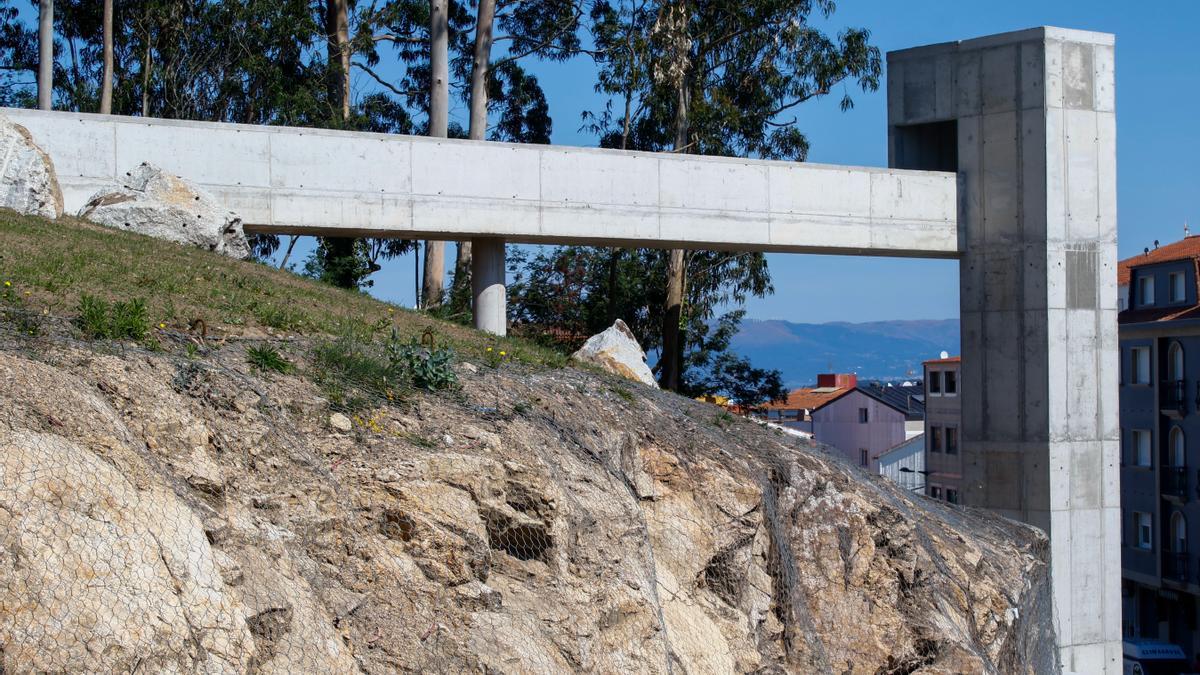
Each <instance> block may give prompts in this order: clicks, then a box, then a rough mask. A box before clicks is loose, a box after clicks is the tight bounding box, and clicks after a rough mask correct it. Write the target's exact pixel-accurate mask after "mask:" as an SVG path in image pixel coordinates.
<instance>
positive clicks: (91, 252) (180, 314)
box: [0, 211, 567, 368]
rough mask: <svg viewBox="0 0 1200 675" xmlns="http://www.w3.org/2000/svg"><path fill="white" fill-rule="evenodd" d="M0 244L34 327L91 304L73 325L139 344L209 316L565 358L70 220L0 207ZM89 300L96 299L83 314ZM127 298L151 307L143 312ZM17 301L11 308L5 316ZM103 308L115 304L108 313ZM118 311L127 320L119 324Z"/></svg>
mask: <svg viewBox="0 0 1200 675" xmlns="http://www.w3.org/2000/svg"><path fill="white" fill-rule="evenodd" d="M0 242H3V246H2V247H0V270H4V279H3V280H0V283H3V281H5V280H7V281H9V282H10V283H11V284H12V285H11V286H9V287H6V288H8V289H10V292H9V293H8V295H10V296H12V297H13V298H14V301H13V303H16V302H20V303H21V304H22V305H23V307H24V308H27V309H25V310H24V313H22V314H21V316H25V317H32V318H31V319H30V320H33V319H36V317H37V316H40V314H41V313H42V312H43V311H46V312H47V313H49V314H50V315H54V316H71V317H80V316H81V314H83V311H84V310H85V309H86V310H87V312H88V314H89V318H88V319H82V318H77V320H78V321H79V324H80V328H81V329H82V330H84V332H85V333H86V332H88V331H92V332H91V335H92V336H93V337H106V338H111V339H141V337H144V336H146V335H149V334H150V330H151V329H150V327H151V326H152V325H157V324H159V323H163V324H164V325H165V327H168V328H169V327H176V328H180V329H183V328H186V327H187V326H188V324H189V323H190V322H192V321H193V320H195V319H202V320H203V321H204V322H205V324H206V325H207V330H208V337H209V339H213V338H214V337H219V336H221V335H229V334H234V335H237V334H260V333H261V332H262V331H264V330H265V329H268V328H270V329H272V330H281V331H287V332H289V333H297V334H301V335H308V336H314V337H323V338H327V339H326V342H328V341H329V340H330V339H332V340H333V341H337V340H338V339H340V336H343V335H346V334H356V335H359V336H362V335H369V336H371V337H372V339H374V340H377V341H380V342H382V340H379V337H378V336H379V335H383V336H387V335H390V333H391V331H392V330H393V329H394V330H395V331H396V335H397V337H398V339H399V340H400V341H401V342H402V343H404V342H408V341H411V340H419V339H420V337H421V335H422V333H424V332H425V330H426V329H427V328H430V327H432V328H433V329H434V330H435V331H436V332H437V334H438V336H439V337H438V339H439V343H440V344H441V345H442V346H444V347H447V348H449V349H452V350H453V351H454V352H455V353H456V354H458V355H459V357H460V358H466V359H473V360H476V361H478V362H482V361H483V360H484V359H485V358H486V349H487V348H488V347H493V348H494V349H495V350H503V351H504V352H505V353H506V354H507V355H508V358H510V359H511V360H512V361H514V362H516V363H520V364H525V365H532V366H543V367H552V368H559V367H563V366H565V365H566V361H567V357H566V355H565V354H563V353H561V352H558V351H555V350H553V349H549V348H546V347H540V346H537V345H533V344H531V343H528V342H525V341H523V340H518V339H512V338H495V337H493V336H485V335H483V334H481V333H479V332H477V331H475V330H472V329H470V328H466V327H463V326H459V325H456V324H452V323H448V322H443V321H438V320H436V319H433V318H430V317H429V316H428V315H425V314H422V313H419V312H413V311H410V310H405V309H403V308H399V307H396V306H394V305H389V304H387V303H383V302H380V301H378V300H376V299H374V298H372V297H370V296H368V295H366V294H365V293H361V292H358V291H353V290H346V289H341V288H335V287H332V286H329V285H327V284H322V283H319V282H316V281H313V280H311V279H305V278H303V277H299V276H297V275H295V274H292V273H290V272H284V271H280V270H276V269H273V268H271V267H268V266H266V265H261V264H257V263H251V262H244V261H238V260H232V259H230V258H227V257H225V256H222V255H218V254H215V253H210V252H208V251H201V250H198V249H194V248H188V247H184V246H179V245H178V244H173V243H170V242H165V241H160V240H157V239H152V238H150V237H146V236H142V235H138V234H132V233H129V232H121V231H117V230H113V229H109V228H105V227H101V226H98V225H93V224H91V223H86V222H84V221H80V220H76V219H73V218H70V217H63V218H60V219H58V220H56V221H48V220H45V219H43V218H37V217H33V216H20V215H17V214H15V213H12V212H10V211H0ZM18 288H19V289H20V293H17V292H16V289H18ZM26 293H29V295H26ZM84 296H89V297H90V298H91V299H90V300H88V301H87V306H86V308H85V307H84V305H83V301H82V298H83V297H84ZM130 298H146V300H145V301H144V302H142V303H140V309H138V308H135V307H134V306H133V305H134V302H135V301H131V300H130ZM13 303H8V302H6V303H5V307H4V309H5V311H6V312H9V308H10V307H15V304H13ZM101 303H102V304H104V305H106V306H107V307H108V309H107V310H106V311H104V312H101V310H100V304H101ZM118 305H120V308H119V309H118ZM114 312H116V313H118V315H119V316H118V317H117V319H118V320H117V321H116V323H115V324H114V323H113V321H112V315H113V313H114ZM102 314H103V316H104V318H103V319H102V318H101V315H102ZM15 316H16V313H15V312H14V313H10V314H9V318H10V319H11V318H13V317H15ZM142 319H144V321H143V320H142ZM7 320H8V319H6V321H7ZM114 330H115V331H116V334H114V332H113V331H114ZM139 330H140V332H139ZM139 336H141V337H139ZM330 336H335V337H333V338H330ZM385 362H386V359H385Z"/></svg>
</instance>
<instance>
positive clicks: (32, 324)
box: [0, 281, 42, 337]
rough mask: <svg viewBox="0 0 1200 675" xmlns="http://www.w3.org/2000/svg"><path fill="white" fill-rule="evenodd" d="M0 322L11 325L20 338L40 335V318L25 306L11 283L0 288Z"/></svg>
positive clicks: (5, 283) (6, 282)
mask: <svg viewBox="0 0 1200 675" xmlns="http://www.w3.org/2000/svg"><path fill="white" fill-rule="evenodd" d="M0 322H4V323H12V325H13V327H14V328H16V330H17V335H20V336H21V337H36V336H38V335H41V333H42V318H41V316H39V315H38V314H37V313H36V312H34V311H33V310H31V309H29V308H28V307H26V306H25V300H24V299H23V298H22V297H21V296H20V295H19V294H18V293H17V291H16V290H15V289H14V288H13V287H12V282H11V281H5V282H4V285H3V286H0Z"/></svg>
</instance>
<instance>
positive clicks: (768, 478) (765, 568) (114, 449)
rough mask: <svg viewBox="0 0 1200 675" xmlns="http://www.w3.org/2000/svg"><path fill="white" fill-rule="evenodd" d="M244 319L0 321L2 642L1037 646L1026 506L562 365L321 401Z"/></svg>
mask: <svg viewBox="0 0 1200 675" xmlns="http://www.w3.org/2000/svg"><path fill="white" fill-rule="evenodd" d="M245 344H246V343H240V342H232V341H231V342H230V343H228V344H226V345H225V346H223V347H220V348H219V349H215V350H214V351H213V353H211V354H209V355H206V356H202V357H201V358H198V359H189V358H187V357H186V356H185V355H183V354H181V353H179V354H173V353H168V352H146V351H142V350H140V349H138V348H135V347H132V346H129V345H123V346H122V345H116V346H114V345H104V346H97V345H94V344H90V343H81V342H76V341H74V339H72V338H70V337H69V336H68V335H67V333H66V331H58V333H57V334H53V335H45V336H42V337H39V338H35V339H28V338H18V337H17V336H16V335H14V334H13V332H12V331H11V330H9V329H8V328H5V327H4V325H3V323H2V322H0V400H3V401H5V405H4V406H3V408H0V672H5V673H18V672H28V671H54V672H80V671H105V672H108V671H121V672H130V671H136V672H147V673H148V672H205V673H210V672H211V673H220V672H262V673H285V672H286V673H294V672H312V673H315V672H331V673H341V672H370V673H389V672H417V671H421V672H481V673H482V672H489V673H501V672H504V673H522V672H538V673H550V672H554V673H561V672H572V671H587V672H605V673H608V672H646V673H666V672H671V673H731V672H795V673H826V672H828V673H959V672H981V673H1044V672H1050V670H1051V669H1052V668H1053V667H1054V663H1053V659H1054V656H1053V653H1054V650H1053V648H1052V646H1053V636H1052V635H1051V634H1050V629H1049V626H1050V622H1049V611H1050V608H1049V604H1048V600H1047V597H1048V592H1047V591H1048V579H1047V575H1046V566H1045V560H1046V557H1047V556H1048V550H1047V542H1046V540H1045V538H1044V537H1043V536H1042V535H1041V534H1040V533H1038V532H1037V531H1035V530H1032V529H1030V528H1026V527H1024V526H1021V525H1018V524H1015V523H1012V522H1008V521H1004V520H1001V519H998V518H995V517H992V516H989V515H987V514H983V513H978V512H974V511H969V510H963V509H959V508H954V507H948V506H944V505H941V504H938V503H934V502H931V501H928V500H925V499H923V498H920V497H913V496H910V495H907V494H903V493H902V492H900V491H899V490H898V489H896V488H895V487H893V486H891V485H890V484H887V483H885V482H883V481H882V480H881V479H879V478H877V477H870V476H867V475H865V474H863V473H861V472H860V471H859V470H858V469H857V468H854V467H849V466H846V465H844V464H843V463H841V462H840V461H839V460H837V459H835V458H834V457H833V456H831V455H827V454H825V453H824V452H822V451H821V450H820V449H819V448H812V447H805V446H802V445H797V441H795V440H794V439H791V438H787V437H784V436H781V435H778V434H776V433H774V432H772V431H770V430H767V429H764V428H762V427H760V426H758V425H757V424H755V423H752V422H746V421H742V420H737V419H733V418H730V417H728V416H726V415H723V414H720V413H719V411H718V410H717V409H716V408H714V407H711V406H708V405H705V404H700V403H695V402H692V401H687V400H682V399H680V398H678V397H675V396H673V395H671V394H667V393H662V392H658V391H655V390H652V389H650V388H648V387H642V386H640V385H636V384H631V383H627V382H622V381H619V380H616V379H609V378H606V377H604V376H600V375H596V374H592V373H588V372H583V371H578V370H572V369H565V370H533V369H528V368H524V367H520V366H515V365H511V364H504V365H501V366H500V367H499V368H492V367H489V366H487V365H483V364H478V363H477V364H475V365H471V364H461V365H460V366H459V368H460V377H461V380H462V383H463V386H462V389H461V391H459V392H455V393H451V394H421V395H413V396H411V397H409V398H408V399H407V400H405V401H404V402H403V403H400V404H397V405H396V406H394V407H389V408H386V409H380V410H376V411H373V412H371V413H364V414H361V415H359V416H357V417H355V418H354V419H353V422H352V424H353V427H352V430H351V431H349V432H341V431H337V430H336V429H335V428H334V427H333V426H332V425H331V424H330V411H329V406H328V402H327V401H325V400H324V399H322V398H321V396H320V395H319V393H318V391H317V390H316V389H315V388H313V387H312V385H310V384H309V383H308V382H307V381H305V380H304V379H302V378H300V377H295V376H282V375H256V374H252V373H251V372H250V371H249V369H248V368H247V366H246V365H245V363H246V358H245ZM283 347H284V348H285V349H288V350H290V353H292V354H298V353H299V351H298V348H297V346H296V344H295V343H285V344H284V345H283Z"/></svg>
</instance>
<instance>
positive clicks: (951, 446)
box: [946, 427, 958, 455]
mask: <svg viewBox="0 0 1200 675" xmlns="http://www.w3.org/2000/svg"><path fill="white" fill-rule="evenodd" d="M946 454H947V455H957V454H958V429H956V428H954V427H946Z"/></svg>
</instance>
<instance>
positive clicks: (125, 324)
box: [77, 293, 150, 340]
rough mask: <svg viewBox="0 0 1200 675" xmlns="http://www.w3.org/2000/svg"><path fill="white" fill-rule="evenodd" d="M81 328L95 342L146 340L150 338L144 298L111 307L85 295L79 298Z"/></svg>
mask: <svg viewBox="0 0 1200 675" xmlns="http://www.w3.org/2000/svg"><path fill="white" fill-rule="evenodd" d="M77 324H78V326H79V329H80V330H81V331H83V334H84V336H85V337H88V338H90V339H93V340H145V339H146V336H148V335H149V334H150V320H149V318H148V317H147V313H146V301H145V299H143V298H134V299H133V300H130V301H128V302H114V303H112V304H109V303H107V302H105V301H104V300H101V299H100V298H97V297H95V296H93V295H88V294H86V293H85V294H83V295H82V296H80V298H79V318H78V319H77Z"/></svg>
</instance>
